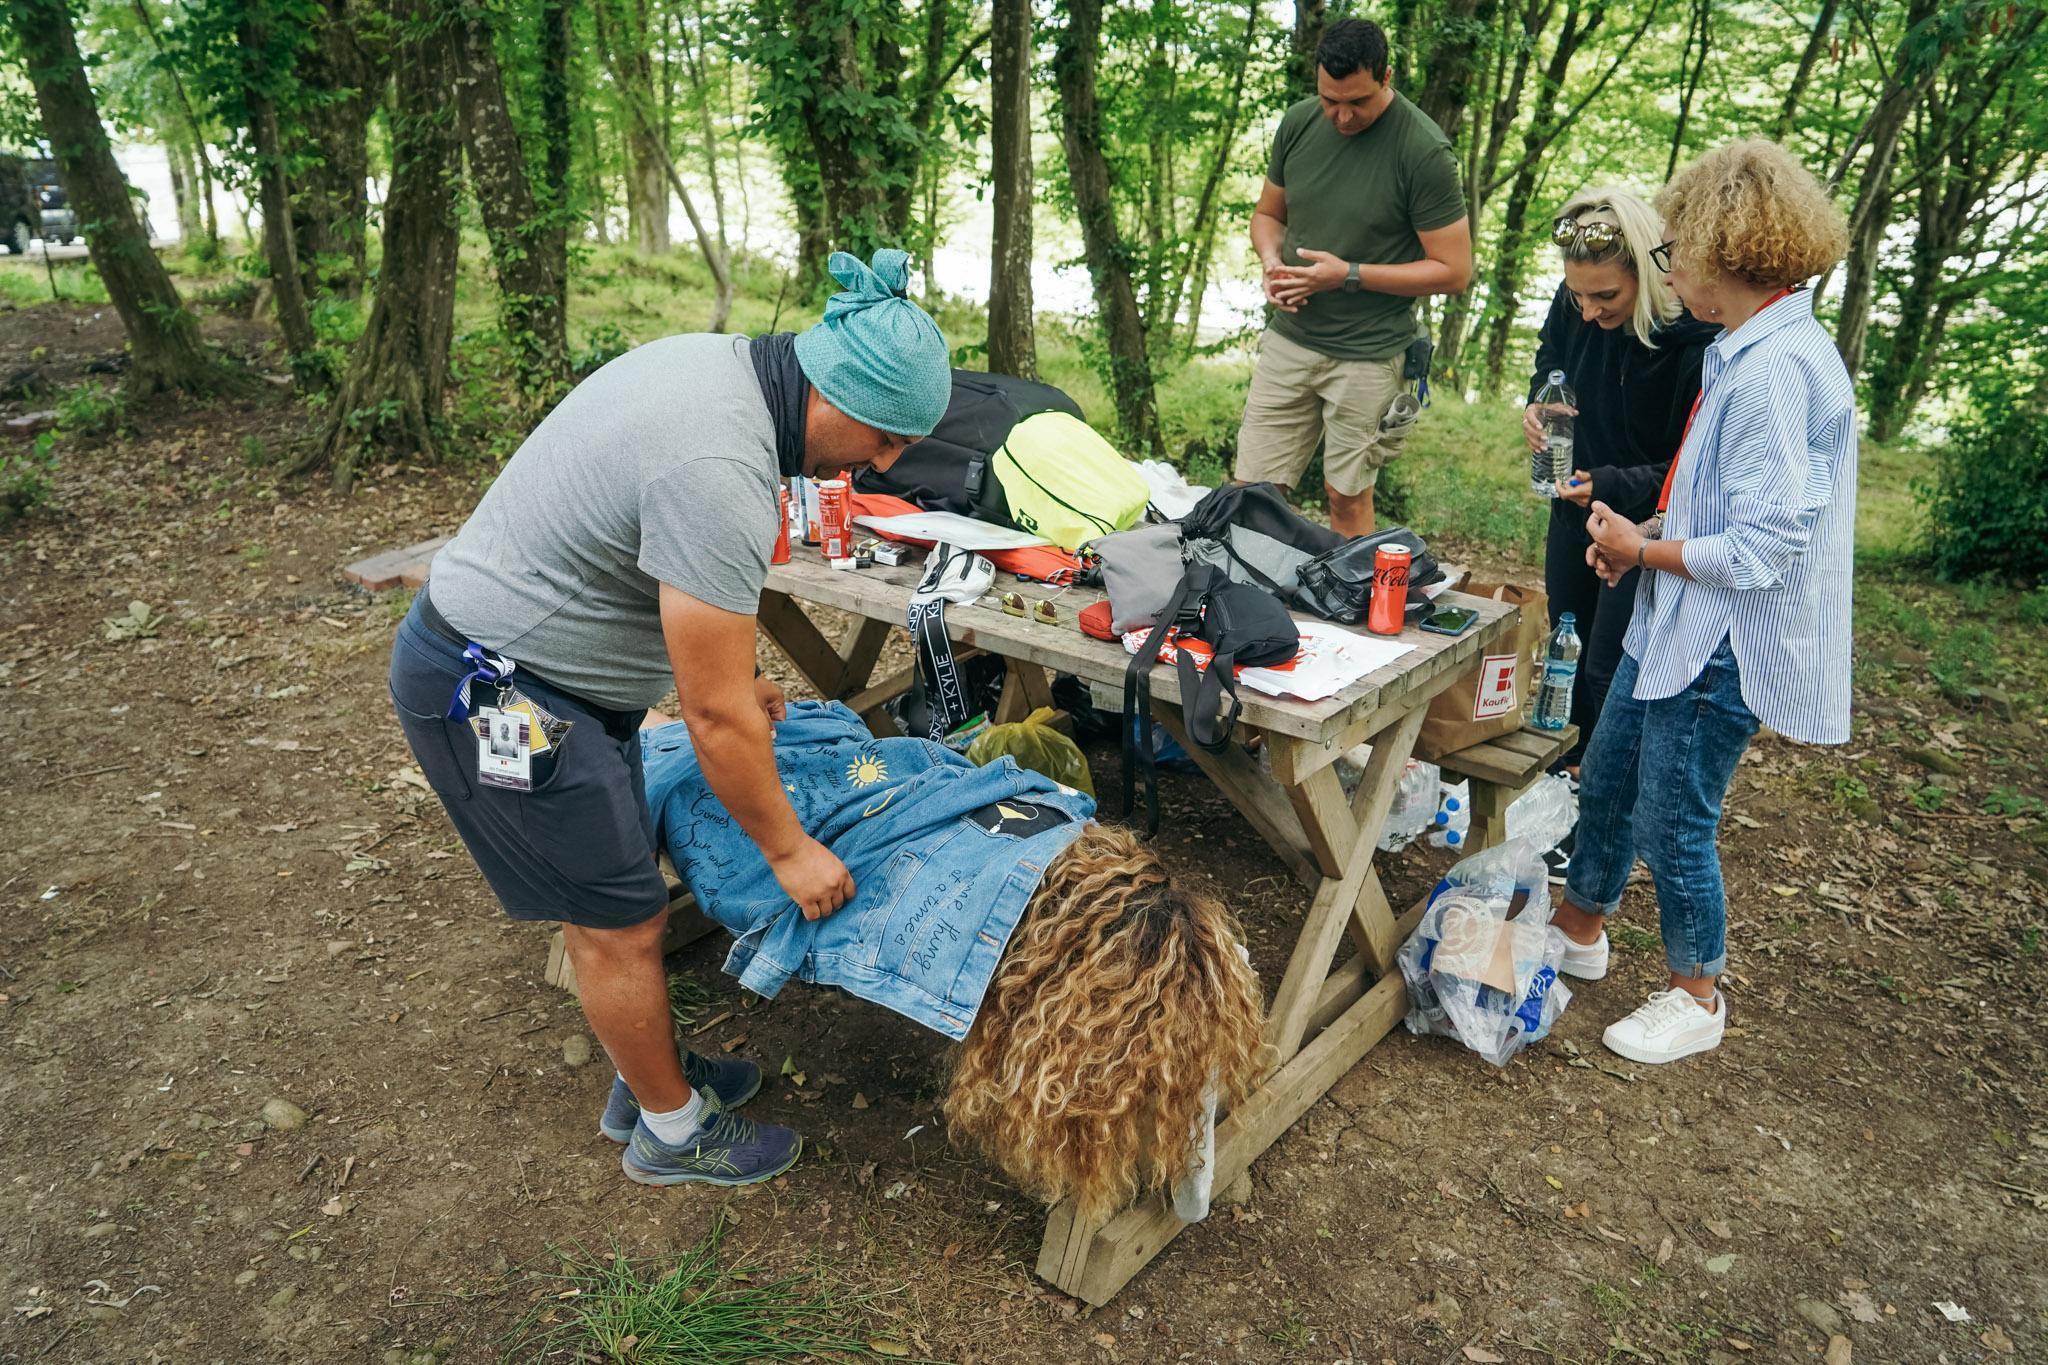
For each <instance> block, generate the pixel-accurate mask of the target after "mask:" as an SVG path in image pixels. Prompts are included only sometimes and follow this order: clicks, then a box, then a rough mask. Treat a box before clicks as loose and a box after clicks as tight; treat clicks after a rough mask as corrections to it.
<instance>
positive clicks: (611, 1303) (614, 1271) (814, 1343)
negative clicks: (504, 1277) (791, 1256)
mask: <svg viewBox="0 0 2048 1365" xmlns="http://www.w3.org/2000/svg"><path fill="white" fill-rule="evenodd" d="M723 1227H724V1223H723V1220H722V1217H720V1216H718V1215H714V1223H713V1231H712V1232H711V1234H710V1235H709V1236H708V1237H706V1238H705V1239H704V1240H703V1241H702V1242H699V1243H698V1244H697V1245H696V1246H694V1247H691V1248H690V1249H689V1250H687V1251H685V1252H683V1253H682V1255H681V1256H679V1257H676V1258H674V1261H673V1264H670V1263H669V1258H666V1257H663V1258H653V1257H649V1258H645V1259H634V1258H630V1257H628V1256H627V1255H626V1254H625V1253H624V1252H623V1251H620V1250H618V1249H616V1248H614V1249H613V1250H612V1251H611V1252H610V1253H609V1254H605V1255H598V1254H595V1253H591V1252H588V1251H582V1250H575V1251H560V1252H557V1253H556V1254H557V1256H558V1258H559V1261H560V1269H559V1271H557V1272H554V1273H551V1274H546V1275H541V1276H537V1277H535V1278H537V1279H538V1280H539V1281H540V1284H539V1286H538V1287H537V1289H536V1294H537V1296H538V1297H537V1298H536V1300H535V1303H534V1306H533V1308H532V1309H530V1310H529V1311H528V1312H527V1314H526V1316H525V1317H524V1318H522V1319H521V1320H520V1322H519V1323H518V1324H517V1326H515V1327H514V1328H513V1330H512V1332H511V1333H510V1336H509V1339H508V1343H507V1349H506V1355H507V1357H508V1358H511V1359H518V1360H541V1359H555V1358H561V1359H565V1360H566V1359H570V1358H575V1359H589V1360H601V1361H627V1360H630V1361H633V1362H634V1365H744V1362H749V1361H770V1360H802V1359H811V1358H816V1357H820V1356H825V1355H828V1354H829V1355H831V1356H832V1358H834V1359H838V1358H842V1356H854V1357H860V1358H868V1357H873V1356H884V1355H893V1356H900V1355H906V1354H908V1351H907V1350H906V1348H904V1347H903V1346H901V1345H900V1344H896V1343H893V1342H888V1341H886V1340H883V1339H879V1338H874V1339H871V1338H870V1337H868V1335H867V1334H866V1332H865V1331H864V1330H863V1329H862V1325H861V1310H862V1308H863V1307H864V1306H865V1304H866V1302H867V1296H865V1295H862V1294H856V1293H851V1292H848V1291H845V1290H840V1289H836V1288H834V1287H833V1286H831V1285H829V1284H828V1283H826V1282H825V1280H824V1278H823V1277H822V1276H820V1275H816V1274H801V1275H787V1276H781V1277H778V1278H772V1279H771V1278H768V1277H766V1276H760V1277H758V1278H757V1277H756V1276H755V1275H753V1274H751V1273H749V1272H746V1271H735V1270H728V1269H727V1268H725V1267H724V1266H723V1265H721V1264H720V1255H719V1251H720V1248H719V1241H720V1233H721V1230H722V1229H723Z"/></svg>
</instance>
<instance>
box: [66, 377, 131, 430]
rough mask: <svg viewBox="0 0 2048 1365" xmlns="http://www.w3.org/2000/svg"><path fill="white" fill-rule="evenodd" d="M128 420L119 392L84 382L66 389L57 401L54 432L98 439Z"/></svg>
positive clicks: (125, 404) (124, 402) (126, 407)
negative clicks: (55, 429) (55, 430)
mask: <svg viewBox="0 0 2048 1365" xmlns="http://www.w3.org/2000/svg"><path fill="white" fill-rule="evenodd" d="M127 416H128V401H127V399H126V398H125V397H124V396H123V395H122V392H121V390H119V389H116V388H109V387H107V386H106V385H103V384H95V383H93V382H92V381H91V380H87V381H85V382H84V383H82V384H78V385H75V386H74V387H72V388H69V389H66V390H65V391H64V393H63V395H62V396H61V397H59V398H58V399H57V429H58V430H59V431H62V432H65V433H67V434H79V435H88V436H97V435H101V434H103V433H105V432H109V431H113V430H115V429H117V428H118V427H120V425H121V424H122V422H123V421H125V420H126V419H127Z"/></svg>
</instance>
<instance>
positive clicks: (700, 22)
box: [683, 0, 732, 260]
mask: <svg viewBox="0 0 2048 1365" xmlns="http://www.w3.org/2000/svg"><path fill="white" fill-rule="evenodd" d="M693 17H694V18H695V20H696V25H697V26H696V29H695V30H694V31H688V30H686V31H685V33H684V36H683V56H684V58H685V59H686V60H687V61H688V62H689V64H690V98H691V101H692V102H693V103H694V104H695V105H696V106H697V131H698V136H699V137H701V138H702V139H703V143H704V174H705V176H706V178H707V179H708V180H709V181H710V184H711V218H712V221H713V222H715V223H716V224H717V225H718V250H719V253H720V254H721V255H723V256H725V257H726V258H727V259H728V260H730V259H731V257H732V239H731V238H730V237H729V236H727V234H726V230H725V182H724V178H723V177H722V176H721V175H720V174H719V169H718V159H719V158H718V126H717V123H716V121H715V120H714V119H713V118H712V117H711V76H710V72H709V70H708V69H707V68H708V67H709V66H710V62H709V60H708V57H707V54H708V50H709V47H710V39H709V38H708V37H707V36H706V31H707V24H706V22H705V18H704V6H703V4H702V3H701V0H700V2H699V3H697V4H696V5H695V7H694V13H693Z"/></svg>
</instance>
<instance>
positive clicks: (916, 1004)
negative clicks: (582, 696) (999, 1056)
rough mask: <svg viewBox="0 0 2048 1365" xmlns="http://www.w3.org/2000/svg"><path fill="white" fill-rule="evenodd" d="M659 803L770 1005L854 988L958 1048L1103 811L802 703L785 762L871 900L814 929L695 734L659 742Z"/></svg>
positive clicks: (651, 779) (816, 820) (782, 741)
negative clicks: (713, 782) (1049, 875)
mask: <svg viewBox="0 0 2048 1365" xmlns="http://www.w3.org/2000/svg"><path fill="white" fill-rule="evenodd" d="M641 743H642V745H643V746H644V756H645V759H646V774H647V775H646V782H647V804H648V806H649V807H650V808H651V809H652V810H653V812H654V820H655V825H656V828H657V830H658V832H659V837H660V839H661V841H662V845H663V846H664V847H665V848H667V849H668V853H669V857H670V858H671V859H672V860H673V861H674V862H675V865H676V871H677V872H678V873H680V874H681V876H682V877H683V880H684V881H686V882H687V883H689V886H690V889H691V891H693V892H695V893H696V896H697V900H698V903H699V904H700V905H702V906H703V908H704V912H705V913H706V914H708V915H710V916H711V917H712V918H713V919H715V920H717V921H718V922H719V923H720V924H722V925H724V926H725V927H726V928H727V929H728V930H730V931H731V932H732V934H733V936H734V938H735V939H736V940H737V941H736V942H735V943H734V944H733V947H732V951H731V953H729V954H728V955H727V957H726V960H725V969H726V971H728V972H730V973H732V974H733V975H735V976H737V977H739V979H740V982H741V984H742V985H744V986H746V987H747V989H749V990H751V991H754V992H755V993H756V994H759V995H762V996H770V997H772V996H773V995H775V993H776V992H778V991H779V990H781V989H782V984H783V983H784V982H785V981H787V980H789V979H790V978H791V977H796V978H798V979H799V980H803V981H809V982H813V983H817V984H822V985H827V986H838V987H841V988H842V989H844V990H847V991H850V992H852V993H853V994H854V995H857V996H859V997H860V998H861V999H863V1000H869V1001H873V1002H874V1003H875V1004H878V1005H884V1006H886V1007H888V1008H889V1009H892V1010H895V1011H896V1012H897V1013H898V1014H901V1015H903V1016H904V1017H906V1018H909V1019H913V1020H915V1021H916V1022H918V1023H920V1024H923V1025H925V1026H926V1027H927V1028H931V1029H934V1030H936V1031H937V1032H939V1033H943V1034H945V1035H946V1036H947V1037H948V1038H951V1039H953V1040H954V1041H956V1042H957V1041H959V1040H960V1039H962V1038H965V1037H966V1036H967V1029H968V1026H969V1025H971V1024H972V1023H973V1022H974V1016H975V1014H976V1013H977V1012H978V1011H979V1010H980V1009H981V999H982V996H983V995H984V994H986V992H987V990H988V984H989V981H990V979H991V978H992V977H993V976H994V975H995V969H996V962H997V960H998V959H999V958H1001V956H1002V953H1003V948H1004V945H1006V944H1007V943H1008V942H1009V939H1010V933H1011V931H1012V930H1014V929H1015V928H1016V927H1017V921H1018V919H1019V918H1020V917H1021V916H1022V915H1023V913H1024V907H1025V905H1026V904H1027V903H1029V901H1030V899H1031V897H1032V895H1033V894H1034V893H1035V892H1036V891H1037V890H1038V883H1039V880H1040V878H1042V877H1043V876H1044V874H1045V869H1046V867H1047V866H1048V865H1049V864H1050V863H1051V862H1052V860H1053V859H1054V858H1055V857H1057V856H1059V854H1060V853H1061V852H1062V851H1064V850H1065V849H1066V847H1067V845H1068V844H1069V843H1071V842H1072V841H1073V839H1074V837H1075V836H1076V835H1078V834H1079V833H1080V832H1081V827H1082V825H1083V824H1084V823H1085V822H1086V821H1087V820H1088V819H1089V818H1090V817H1091V816H1092V815H1093V814H1094V813H1095V803H1094V802H1093V801H1092V800H1090V799H1089V798H1088V797H1086V796H1083V795H1081V794H1080V793H1079V792H1075V791H1072V790H1070V789H1068V788H1065V787H1062V786H1060V785H1059V784H1058V783H1056V782H1054V781H1052V780H1051V779H1050V778H1046V777H1041V776H1040V775H1038V774H1037V773H1034V772H1030V771H1028V770H1026V769H1023V768H1019V767H1018V766H1017V765H1016V763H1015V761H1013V760H1011V759H1009V758H1004V759H1002V760H1001V761H999V762H997V763H992V764H990V765H989V766H987V767H985V768H978V767H976V766H975V765H973V764H972V763H969V762H968V761H967V760H966V759H965V758H963V757H961V756H960V755H958V754H956V753H954V752H952V751H951V750H949V749H947V748H945V747H943V746H941V745H938V744H933V743H930V742H928V741H926V740H921V739H880V740H878V739H876V738H875V737H874V736H873V735H871V734H869V733H868V730H867V727H866V726H865V725H863V724H861V721H860V717H858V716H856V715H855V714H854V713H853V712H852V711H851V710H849V709H847V708H846V707H845V706H843V705H841V704H840V703H838V702H792V703H790V706H789V718H788V719H787V720H785V721H783V722H782V723H781V724H779V725H777V726H776V727H775V766H776V768H777V770H778V772H779V773H780V775H781V777H782V786H783V790H784V791H785V792H786V793H788V795H789V800H790V804H791V805H792V806H794V807H795V808H796V813H797V817H798V818H799V819H800V820H802V821H803V826H804V829H805V830H807V831H808V832H809V833H810V835H811V836H812V837H813V838H815V839H817V840H818V842H820V843H822V844H824V845H825V846H826V847H827V848H829V849H831V850H832V851H833V852H834V853H836V854H837V855H839V858H840V860H841V861H842V862H844V863H845V864H846V869H847V871H848V872H850V873H852V874H853V880H854V888H855V890H854V897H853V899H852V900H851V901H849V902H848V903H847V904H846V905H844V906H842V907H841V908H840V909H839V910H838V912H837V913H835V914H832V915H828V916H826V917H825V918H824V919H821V920H807V919H805V918H804V917H803V912H802V911H800V910H798V909H797V908H796V906H795V905H794V904H792V903H791V902H790V900H789V898H788V897H786V896H784V895H783V894H782V888H781V887H780V886H779V885H778V884H777V883H776V880H775V875H774V873H772V872H771V871H769V868H768V864H767V862H766V860H765V859H763V858H762V856H761V851H760V850H759V849H758V848H757V847H755V845H754V842H753V841H752V840H751V839H749V838H748V837H747V835H746V832H745V831H744V830H742V829H741V828H740V827H739V823H738V822H737V821H736V820H734V819H733V818H732V816H731V814H729V813H728V812H727V811H726V809H725V807H724V806H723V805H721V804H720V803H719V801H718V798H717V797H715V796H713V795H712V793H711V786H710V784H709V783H708V782H706V781H705V778H704V771H703V769H702V768H701V767H700V766H699V765H698V762H697V753H696V750H695V748H694V747H693V746H692V745H691V743H690V734H689V730H688V729H687V728H686V727H685V726H683V725H682V724H680V723H678V724H673V725H665V726H662V727H660V728H658V729H653V730H646V731H643V732H642V738H641Z"/></svg>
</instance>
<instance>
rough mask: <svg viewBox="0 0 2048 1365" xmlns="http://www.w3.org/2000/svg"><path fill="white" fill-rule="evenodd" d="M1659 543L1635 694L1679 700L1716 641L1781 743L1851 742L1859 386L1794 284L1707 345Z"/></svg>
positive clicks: (1635, 635) (1637, 636) (1644, 584)
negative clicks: (1675, 566)
mask: <svg viewBox="0 0 2048 1365" xmlns="http://www.w3.org/2000/svg"><path fill="white" fill-rule="evenodd" d="M1700 395H1701V396H1700V406H1699V413H1698V415H1697V416H1696V417H1695V418H1694V419H1693V424H1692V431H1691V432H1690V433H1689V434H1688V435H1687V437H1686V440H1685V444H1684V446H1683V447H1682V448H1681V449H1680V450H1679V454H1678V473H1677V475H1676V476H1675V479H1674V481H1673V484H1672V490H1671V507H1670V509H1669V510H1668V511H1667V512H1666V513H1665V516H1664V538H1665V539H1667V540H1682V541H1684V542H1685V546H1684V554H1685V567H1686V570H1687V571H1688V572H1689V573H1691V574H1692V581H1690V582H1688V581H1687V580H1686V579H1684V578H1682V577H1680V576H1679V575H1677V574H1663V573H1645V574H1643V575H1641V582H1640V585H1639V586H1638V588H1637V591H1636V611H1635V618H1634V620H1632V621H1631V622H1630V623H1629V628H1628V636H1627V638H1626V639H1625V640H1624V642H1623V646H1622V647H1623V648H1624V649H1626V650H1627V651H1628V654H1629V657H1630V658H1632V659H1634V660H1635V661H1636V663H1637V665H1638V666H1639V668H1640V670H1641V671H1640V672H1639V673H1638V674H1637V677H1636V692H1635V694H1636V698H1637V700H1639V701H1657V700H1660V699H1662V698H1665V697H1671V696H1676V695H1677V694H1678V693H1679V692H1681V691H1683V690H1684V689H1685V688H1686V687H1687V686H1688V685H1690V684H1691V683H1692V681H1693V680H1694V679H1695V678H1697V677H1699V675H1700V671H1701V670H1702V669H1703V668H1705V667H1706V663H1707V659H1708V658H1709V657H1710V656H1711V655H1712V654H1713V652H1714V650H1715V649H1716V648H1717V647H1719V645H1720V643H1721V641H1722V639H1723V638H1724V637H1725V638H1726V639H1727V640H1728V641H1729V644H1730V646H1731V647H1732V648H1733V649H1734V651H1735V661H1736V664H1737V665H1738V667H1739V668H1740V670H1741V674H1742V699H1743V701H1744V702H1746V703H1748V705H1749V709H1750V710H1751V711H1753V712H1755V713H1756V716H1757V719H1759V720H1761V721H1762V722H1763V723H1764V724H1766V725H1768V726H1770V727H1771V728H1772V729H1773V730H1776V731H1777V732H1778V733H1779V734H1781V735H1784V736H1785V737H1786V738H1788V739H1796V740H1802V741H1805V742H1807V743H1810V744H1840V743H1842V742H1844V741H1845V740H1847V739H1848V738H1849V594H1850V578H1851V574H1852V572H1853V570H1854V567H1855V542H1856V391H1855V388H1854V386H1853V385H1852V384H1851V382H1850V380H1849V372H1848V370H1847V368H1846V367H1844V366H1843V364H1842V357H1841V355H1840V353H1839V352H1837V351H1836V350H1835V343H1834V341H1833V340H1832V339H1831V338H1830V337H1829V336H1828V334H1827V331H1826V330H1825V329H1824V328H1822V326H1821V325H1820V323H1819V322H1817V321H1815V319H1814V316H1813V295H1812V294H1811V293H1809V292H1806V291H1804V290H1802V291H1800V292H1799V293H1795V294H1791V295H1788V296H1786V297H1784V298H1781V299H1778V300H1776V301H1775V302H1773V303H1771V304H1770V305H1769V306H1767V307H1766V308H1764V309H1763V311H1761V312H1759V313H1758V314H1756V316H1755V317H1753V318H1751V319H1750V320H1749V321H1748V322H1747V323H1745V324H1744V325H1743V326H1741V327H1739V328H1737V329H1736V330H1735V331H1733V332H1727V331H1724V332H1722V333H1721V335H1720V337H1719V338H1718V339H1717V340H1716V341H1715V342H1714V343H1713V344H1712V345H1711V346H1709V347H1708V348H1707V353H1706V357H1705V359H1704V361H1703V362H1702V365H1701V371H1700Z"/></svg>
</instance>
